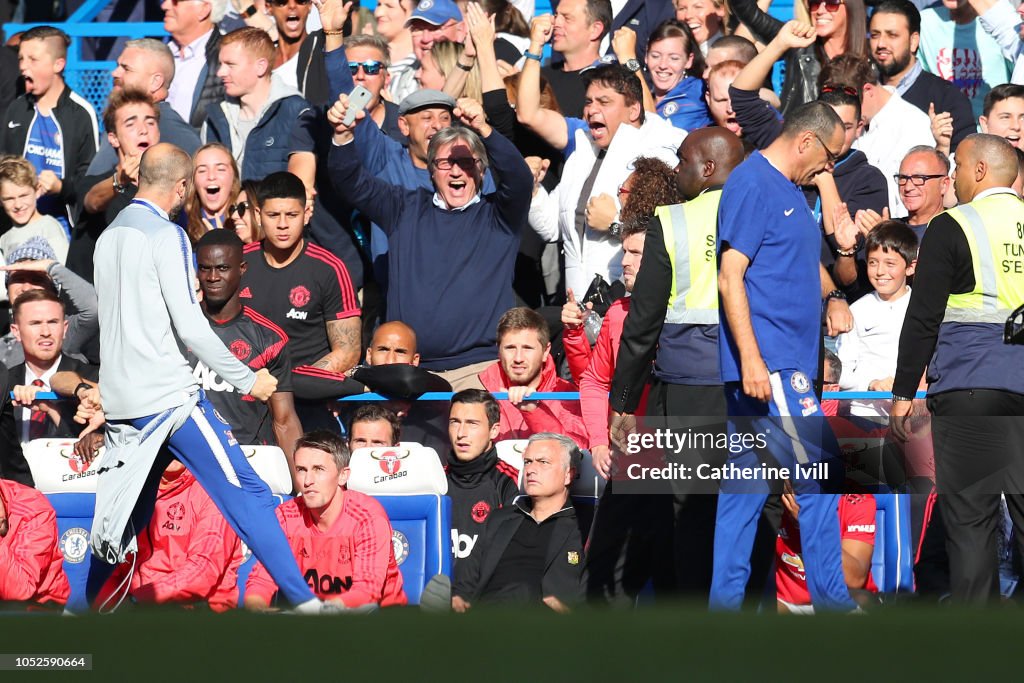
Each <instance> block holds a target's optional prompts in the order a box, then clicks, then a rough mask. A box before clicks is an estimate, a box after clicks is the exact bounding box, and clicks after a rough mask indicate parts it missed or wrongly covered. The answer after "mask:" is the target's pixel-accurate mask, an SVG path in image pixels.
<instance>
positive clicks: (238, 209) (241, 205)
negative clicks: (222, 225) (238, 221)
mask: <svg viewBox="0 0 1024 683" xmlns="http://www.w3.org/2000/svg"><path fill="white" fill-rule="evenodd" d="M248 210H249V202H238V203H237V204H232V205H230V206H229V207H228V215H229V216H231V215H234V214H236V213H237V214H238V217H239V218H245V212H246V211H248Z"/></svg>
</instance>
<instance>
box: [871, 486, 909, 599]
mask: <svg viewBox="0 0 1024 683" xmlns="http://www.w3.org/2000/svg"><path fill="white" fill-rule="evenodd" d="M875 501H876V502H877V505H878V511H877V512H876V513H875V550H874V554H873V555H872V558H871V576H872V578H873V579H874V581H875V585H877V586H878V592H879V593H881V594H888V595H891V594H895V593H910V592H912V591H913V590H914V552H913V546H912V544H911V540H910V496H909V495H908V494H906V493H876V494H875Z"/></svg>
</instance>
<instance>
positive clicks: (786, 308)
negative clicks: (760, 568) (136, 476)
mask: <svg viewBox="0 0 1024 683" xmlns="http://www.w3.org/2000/svg"><path fill="white" fill-rule="evenodd" d="M843 133H844V131H843V124H842V119H840V118H839V116H838V115H837V114H836V113H835V111H833V109H832V108H831V107H830V106H828V105H827V104H824V103H822V102H811V103H808V104H805V105H802V106H801V107H799V108H797V109H796V110H794V111H792V112H790V113H789V114H788V115H787V117H786V122H785V124H784V126H783V129H782V133H781V134H780V135H779V137H778V138H777V139H776V140H775V141H774V142H772V143H771V144H770V145H768V147H766V148H765V149H764V150H763V151H760V152H754V154H752V155H751V156H750V158H749V159H748V160H747V161H745V162H743V163H742V164H740V165H739V166H738V167H737V168H736V170H734V171H733V172H732V174H731V175H730V176H729V179H728V180H727V181H726V182H725V187H724V188H723V190H722V199H721V203H720V204H719V212H718V245H719V263H720V265H719V275H718V285H719V291H720V301H721V310H722V312H723V314H724V316H723V320H722V321H721V335H722V340H721V343H720V344H719V358H720V361H721V369H722V380H723V382H724V383H725V397H726V407H727V409H728V415H729V416H730V425H729V431H730V437H735V436H737V435H745V436H748V437H751V438H754V436H755V435H756V436H757V437H760V438H761V439H764V440H765V441H766V442H767V448H761V449H757V450H755V449H754V448H753V446H750V445H747V444H746V443H744V444H743V445H744V447H745V448H746V449H745V450H742V451H741V452H735V453H734V452H730V454H729V463H728V464H729V465H732V466H735V467H736V468H738V469H739V470H740V471H741V472H743V473H746V474H755V473H756V472H757V471H758V470H760V469H762V468H767V471H768V472H772V471H775V472H778V471H779V468H788V470H789V472H790V473H794V471H795V465H796V463H797V462H799V463H802V464H803V465H805V466H807V465H809V464H812V463H818V464H820V465H822V466H823V467H822V468H821V470H823V471H821V470H819V471H818V476H809V475H807V474H804V475H800V474H799V473H797V476H794V477H793V488H794V490H795V492H796V495H797V501H798V502H799V504H800V527H801V530H802V531H803V533H804V537H805V538H806V539H807V541H805V543H804V561H805V564H806V565H807V567H808V571H807V579H808V587H809V589H810V593H811V598H812V600H813V602H814V606H815V609H818V610H847V611H850V610H853V609H854V608H855V607H856V605H855V603H854V602H853V600H852V599H851V598H850V594H849V592H848V591H847V589H846V583H845V581H844V579H843V567H842V550H841V547H840V539H839V527H838V525H837V524H836V523H835V511H836V506H837V505H838V493H839V489H838V486H840V485H841V484H842V481H843V478H844V474H845V473H844V471H843V466H842V462H841V461H840V460H839V447H838V444H837V443H836V441H835V437H834V436H833V435H832V433H831V432H830V431H829V430H828V428H827V425H825V424H823V422H822V421H821V420H820V419H818V420H815V419H809V418H822V417H823V416H824V414H823V413H822V411H821V405H820V404H819V403H818V399H817V397H816V396H815V395H814V391H813V384H812V382H813V379H814V376H815V369H816V368H817V367H818V352H819V347H820V345H821V304H822V299H831V298H832V296H833V292H832V291H831V287H832V283H831V280H830V279H829V277H828V274H827V273H826V272H825V271H824V269H823V268H822V267H821V265H820V263H819V256H820V242H821V238H820V232H819V230H818V225H817V223H816V221H815V220H814V218H813V216H812V215H811V212H810V211H809V210H808V209H807V204H806V201H805V199H804V196H803V193H802V192H801V191H800V189H799V188H800V187H801V186H804V185H808V184H810V183H811V182H813V180H814V177H815V176H816V175H818V174H819V173H822V172H826V171H830V170H831V168H832V166H833V163H834V159H835V158H836V156H838V150H839V149H840V148H841V147H842V144H843ZM641 272H642V271H641ZM780 301H784V302H786V303H785V305H780V304H779V302H780ZM836 326H837V327H840V329H839V330H833V329H830V333H834V332H835V331H839V332H845V331H848V330H849V329H850V321H849V320H844V321H841V322H839V323H838V324H837V325H836ZM831 327H833V325H832V324H830V328H831ZM790 416H792V417H794V418H796V419H792V420H789V419H787V420H786V421H784V422H783V421H781V419H780V418H783V417H786V418H789V417H790ZM762 461H764V462H762ZM773 484H774V486H773ZM781 484H782V482H781V481H779V479H778V476H776V477H775V478H772V477H771V476H770V475H769V476H768V477H762V478H760V479H758V478H756V476H755V477H749V478H748V477H746V476H744V477H743V478H742V479H726V480H725V481H723V482H722V486H721V493H720V495H719V498H718V512H717V520H716V525H715V552H714V577H713V579H712V586H711V606H712V608H715V609H729V610H738V609H740V607H741V606H742V604H743V602H744V597H745V595H744V594H745V589H746V586H747V580H748V578H749V577H750V571H751V570H750V568H751V566H752V565H753V564H756V563H757V562H758V561H761V560H763V559H764V558H763V557H760V556H758V557H753V558H752V556H751V555H752V551H753V549H754V537H755V534H756V532H757V528H758V522H759V519H760V516H761V510H762V508H763V507H764V504H765V502H766V501H767V499H768V494H769V493H781ZM762 550H763V551H764V552H765V553H771V549H770V548H764V549H762Z"/></svg>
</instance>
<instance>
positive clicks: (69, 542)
mask: <svg viewBox="0 0 1024 683" xmlns="http://www.w3.org/2000/svg"><path fill="white" fill-rule="evenodd" d="M45 495H46V499H47V500H49V501H50V505H52V506H53V509H54V510H55V511H56V513H57V538H58V541H57V543H58V547H59V548H60V552H61V555H63V556H64V573H65V574H67V577H68V584H69V585H70V586H71V595H70V596H69V597H68V604H67V608H68V609H70V610H71V611H73V612H80V611H81V612H85V611H88V608H89V605H88V601H87V600H86V598H85V586H86V581H87V580H88V578H89V563H90V562H92V551H91V550H90V548H89V541H90V538H89V536H90V534H91V533H92V516H93V511H94V510H95V508H96V494H95V493H81V492H71V493H46V494H45Z"/></svg>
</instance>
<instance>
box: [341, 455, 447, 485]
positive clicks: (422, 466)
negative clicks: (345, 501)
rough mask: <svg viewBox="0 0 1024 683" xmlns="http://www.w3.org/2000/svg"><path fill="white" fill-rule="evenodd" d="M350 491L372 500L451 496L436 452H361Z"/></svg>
mask: <svg viewBox="0 0 1024 683" xmlns="http://www.w3.org/2000/svg"><path fill="white" fill-rule="evenodd" d="M349 469H350V471H351V475H350V476H349V480H348V487H349V488H350V489H352V490H353V491H360V492H362V493H365V494H367V495H370V496H387V495H396V494H397V495H403V494H437V495H442V496H443V495H444V494H446V493H448V478H447V477H446V476H445V473H444V468H442V467H441V460H440V458H438V457H437V451H435V450H434V449H433V448H424V447H422V446H421V447H419V448H405V447H403V446H395V447H388V448H357V449H356V450H355V451H353V452H352V459H351V460H350V461H349Z"/></svg>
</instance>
